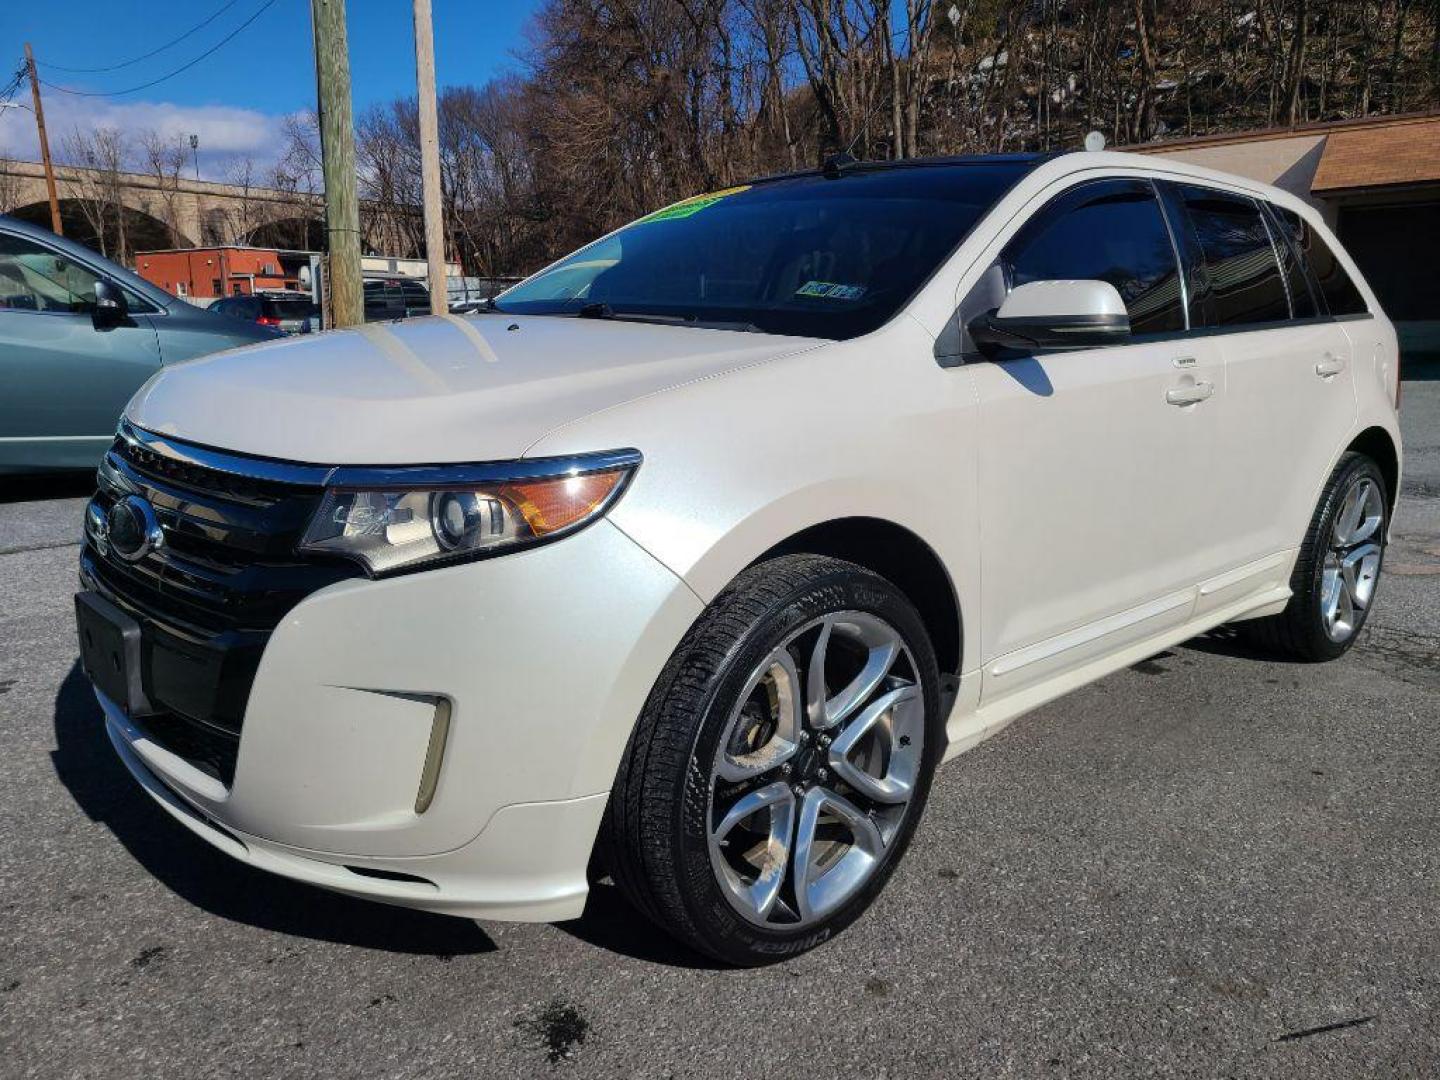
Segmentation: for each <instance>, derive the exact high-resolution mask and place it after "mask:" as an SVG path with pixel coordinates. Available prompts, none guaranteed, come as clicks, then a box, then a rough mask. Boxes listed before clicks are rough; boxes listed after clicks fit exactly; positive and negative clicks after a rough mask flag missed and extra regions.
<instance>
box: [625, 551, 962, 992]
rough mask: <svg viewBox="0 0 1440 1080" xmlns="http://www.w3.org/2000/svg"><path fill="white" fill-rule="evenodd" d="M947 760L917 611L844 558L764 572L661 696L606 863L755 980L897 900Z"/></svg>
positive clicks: (744, 581)
mask: <svg viewBox="0 0 1440 1080" xmlns="http://www.w3.org/2000/svg"><path fill="white" fill-rule="evenodd" d="M892 644H893V646H894V652H893V656H892V654H891V651H890V650H891V645H892ZM816 657H821V660H820V662H819V663H814V662H813V661H814V660H815V658H816ZM817 670H818V671H823V672H824V673H825V676H824V686H823V688H822V690H821V692H818V693H817V692H814V691H815V688H816V685H817V684H814V683H812V682H811V675H812V671H817ZM822 699H823V701H822ZM862 729H864V732H865V733H863V734H857V733H859V732H861V731H862ZM916 742H919V743H920V745H919V746H918V747H917V746H916V745H915V744H916ZM943 747H944V725H943V718H942V717H941V715H940V698H939V676H938V672H937V668H936V661H935V653H934V650H933V648H932V647H931V644H930V640H929V637H928V635H927V634H926V632H925V627H924V624H923V622H922V621H921V619H920V616H919V614H918V613H917V612H916V610H915V607H914V606H913V605H912V604H911V603H910V601H909V600H908V599H907V598H906V597H905V595H904V594H903V593H901V592H900V590H899V589H897V588H896V587H895V586H894V585H892V584H891V583H890V582H888V581H886V580H885V579H884V578H881V577H879V576H877V575H876V574H874V573H871V572H870V571H869V570H866V569H864V568H862V567H860V566H856V565H855V564H853V563H848V562H842V561H840V560H838V559H831V558H825V557H821V556H817V555H787V556H783V557H780V558H776V559H773V560H770V561H768V562H765V563H761V564H759V565H756V566H754V567H751V568H750V569H749V570H747V571H745V572H744V573H743V574H741V575H740V577H739V578H737V579H736V580H735V581H734V582H733V583H732V584H731V585H730V586H729V587H728V588H727V589H726V590H725V591H724V592H723V593H721V595H720V596H719V597H717V598H716V599H715V601H714V603H712V604H711V605H710V607H709V608H708V609H707V610H706V611H705V613H704V614H703V615H702V616H701V618H700V619H699V621H698V622H697V623H696V625H695V626H694V627H692V628H691V630H690V632H689V633H688V634H687V635H686V637H685V639H684V640H683V641H682V642H681V644H680V646H679V647H678V648H677V649H676V651H675V654H674V655H673V656H672V657H671V659H670V661H669V662H668V663H667V665H666V667H665V669H664V671H662V672H661V674H660V677H659V679H658V681H657V682H656V685H655V688H654V689H653V690H652V691H651V694H650V697H649V700H648V701H647V702H646V705H645V708H644V711H643V712H642V713H641V716H640V719H639V722H638V723H637V725H636V728H635V731H634V733H633V734H632V735H631V738H630V743H629V746H628V747H627V748H626V751H625V756H624V759H623V760H622V762H621V765H620V770H619V774H618V776H617V778H616V783H615V787H614V790H613V791H612V793H611V796H610V803H609V809H608V811H607V818H606V829H605V833H606V836H605V839H606V843H607V859H606V861H607V863H608V865H609V869H610V870H611V873H612V876H613V877H614V879H615V883H616V884H617V885H618V886H619V887H620V889H621V890H622V892H623V893H624V894H625V895H626V896H627V897H628V899H629V900H630V901H631V903H633V904H634V906H635V907H637V908H638V909H639V910H640V911H641V912H642V913H644V914H645V915H646V916H647V917H648V918H650V919H651V920H653V921H654V922H655V923H657V924H658V925H659V926H660V927H662V928H663V929H665V930H666V931H668V932H669V933H670V934H672V935H674V936H675V937H676V938H678V939H680V940H681V941H682V942H684V943H686V944H687V945H689V946H691V947H692V948H694V949H696V950H698V951H700V952H703V953H705V954H708V955H709V956H711V957H713V958H715V959H717V960H720V961H722V962H724V963H727V964H733V965H742V966H752V965H759V964H767V963H772V962H774V961H776V960H781V959H784V958H786V957H789V956H794V955H797V954H799V953H801V952H804V951H806V950H808V949H811V948H814V947H815V946H816V945H819V944H821V943H822V942H824V941H826V940H828V939H829V938H830V937H832V936H834V935H835V934H837V933H839V932H840V931H841V930H842V929H844V928H845V927H846V926H847V925H849V924H850V923H851V922H853V921H854V920H855V919H856V918H858V917H859V916H860V914H861V913H862V912H864V910H865V909H866V908H867V907H868V906H869V905H870V903H871V901H872V900H874V898H875V897H876V895H878V894H879V892H880V890H881V888H883V887H884V885H885V882H886V880H887V879H888V878H889V876H890V873H891V872H892V871H893V870H894V868H895V865H896V864H897V863H898V861H899V860H900V858H901V856H902V855H903V854H904V851H905V848H906V846H907V845H908V843H909V841H910V837H911V836H912V835H913V833H914V830H915V826H916V823H917V821H918V820H919V818H920V815H921V813H922V812H923V810H924V807H925V801H926V798H927V796H928V794H929V790H930V782H931V778H932V776H933V774H934V770H935V765H936V762H937V761H938V760H939V756H940V754H941V752H942V750H943ZM837 762H839V764H837ZM842 804H843V805H842ZM747 808H748V811H747ZM737 815H740V816H738V817H737ZM782 851H783V853H784V856H785V859H784V861H783V862H781V861H780V860H779V858H777V855H778V854H779V853H781V852H782ZM802 859H803V861H802ZM827 860H829V861H827ZM777 867H778V870H777ZM802 867H803V868H804V869H802Z"/></svg>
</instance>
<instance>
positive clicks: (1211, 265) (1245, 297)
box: [1180, 186, 1290, 326]
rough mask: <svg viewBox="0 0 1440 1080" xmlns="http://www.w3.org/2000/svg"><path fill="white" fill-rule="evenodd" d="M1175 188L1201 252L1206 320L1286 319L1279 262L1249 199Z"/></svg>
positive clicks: (1222, 322)
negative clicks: (1203, 266) (1179, 193)
mask: <svg viewBox="0 0 1440 1080" xmlns="http://www.w3.org/2000/svg"><path fill="white" fill-rule="evenodd" d="M1180 192H1181V197H1182V198H1183V199H1184V201H1185V209H1186V211H1187V212H1188V213H1189V215H1190V222H1191V224H1192V226H1193V227H1194V229H1195V238H1196V239H1197V240H1198V241H1199V242H1200V250H1201V252H1203V254H1204V256H1205V277H1206V282H1207V288H1208V295H1209V302H1208V304H1207V310H1208V313H1209V322H1210V324H1211V325H1213V326H1245V325H1248V324H1252V323H1268V322H1279V321H1282V320H1285V319H1288V318H1290V303H1289V300H1288V299H1287V298H1286V295H1285V282H1284V280H1283V279H1282V278H1281V276H1280V264H1279V263H1277V262H1276V261H1275V249H1274V247H1273V246H1272V245H1271V243H1270V234H1269V233H1268V232H1267V231H1266V230H1265V220H1264V218H1262V217H1261V216H1260V207H1259V206H1258V205H1256V203H1255V202H1254V200H1252V199H1246V198H1242V197H1241V196H1238V195H1230V194H1227V193H1225V192H1222V191H1214V190H1211V189H1210V188H1200V187H1189V186H1182V187H1181V189H1180Z"/></svg>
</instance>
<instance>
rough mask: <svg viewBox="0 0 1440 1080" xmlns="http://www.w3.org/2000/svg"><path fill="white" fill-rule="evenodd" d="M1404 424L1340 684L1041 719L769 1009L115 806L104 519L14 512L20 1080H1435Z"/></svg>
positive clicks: (1224, 650) (0, 809)
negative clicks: (90, 618)
mask: <svg viewBox="0 0 1440 1080" xmlns="http://www.w3.org/2000/svg"><path fill="white" fill-rule="evenodd" d="M1404 423H1405V430H1406V439H1407V447H1406V453H1407V463H1406V469H1407V472H1406V479H1405V484H1404V501H1403V503H1402V510H1401V513H1400V516H1399V517H1398V519H1397V523H1396V530H1395V531H1396V537H1397V539H1396V543H1395V545H1394V546H1393V547H1392V548H1391V550H1390V552H1389V553H1388V556H1387V564H1386V576H1385V579H1384V581H1383V583H1382V585H1381V592H1380V597H1379V601H1378V606H1377V608H1376V610H1375V612H1374V614H1373V616H1372V618H1371V620H1370V625H1369V628H1368V629H1367V631H1366V634H1365V637H1364V639H1363V640H1362V641H1361V642H1359V643H1358V645H1357V646H1356V648H1355V649H1354V650H1352V651H1351V653H1350V654H1349V655H1348V656H1347V657H1345V658H1344V659H1343V660H1340V661H1338V662H1336V663H1333V664H1326V665H1319V666H1305V665H1295V664H1288V663H1278V662H1273V661H1269V660H1265V659H1263V658H1259V657H1256V656H1253V655H1250V654H1247V653H1246V652H1245V651H1244V650H1243V649H1242V648H1241V647H1240V646H1239V645H1237V644H1236V643H1235V642H1234V641H1233V640H1231V639H1230V638H1229V637H1227V635H1225V634H1223V633H1218V634H1215V635H1210V636H1208V637H1207V638H1204V639H1200V640H1196V641H1192V642H1189V643H1187V644H1185V645H1183V646H1180V647H1177V648H1175V649H1173V650H1170V651H1167V652H1165V653H1162V654H1161V655H1159V656H1157V657H1154V658H1152V659H1149V660H1146V661H1144V662H1143V663H1140V664H1137V665H1135V667H1133V668H1131V669H1129V670H1126V671H1123V672H1120V673H1118V674H1116V675H1113V676H1111V677H1110V678H1107V679H1105V680H1103V681H1102V682H1099V683H1097V684H1095V685H1093V686H1090V687H1087V688H1085V689H1083V690H1081V691H1079V692H1077V693H1075V694H1072V695H1070V696H1069V697H1066V698H1064V699H1062V700H1060V701H1057V702H1055V703H1053V704H1051V705H1049V706H1047V707H1045V708H1043V709H1040V710H1038V711H1037V712H1035V713H1033V714H1031V715H1030V716H1028V717H1026V718H1024V719H1022V720H1021V721H1019V722H1017V723H1016V724H1015V725H1013V726H1012V727H1011V728H1009V729H1008V730H1007V731H1005V732H1004V733H1003V734H1002V735H1000V736H999V737H997V738H995V739H993V740H991V741H990V742H988V743H986V744H984V745H982V746H981V747H979V748H978V749H976V750H975V751H973V752H971V753H969V754H966V755H964V756H963V757H961V758H960V759H958V760H957V761H956V762H954V763H953V764H951V765H949V766H947V767H946V768H945V769H944V770H942V772H941V774H940V776H939V777H938V779H937V782H936V786H935V791H934V794H933V795H932V797H931V801H930V806H929V809H928V812H927V816H926V820H925V821H924V822H923V823H922V825H921V828H920V831H919V833H918V835H917V838H916V842H915V844H914V846H913V847H912V849H911V851H910V853H909V855H908V856H907V858H906V860H905V862H904V863H903V864H902V866H901V867H900V868H899V870H898V872H897V873H896V875H895V877H894V879H893V880H892V882H891V883H890V885H889V887H888V888H887V890H886V892H885V893H884V894H883V896H882V897H881V898H880V900H879V902H878V903H877V904H876V906H875V907H874V908H873V909H872V910H871V911H870V912H869V914H867V915H866V916H865V917H864V918H863V919H862V920H861V921H860V922H859V923H858V924H857V925H855V926H854V927H852V928H851V929H850V930H849V931H847V932H846V933H845V934H843V935H842V936H841V937H840V938H838V939H837V940H835V941H833V942H831V943H829V944H827V945H825V946H824V947H822V948H820V949H818V950H816V951H815V952H813V953H810V954H807V955H805V956H803V957H801V958H799V959H796V960H792V961H790V962H787V963H784V964H780V965H777V966H775V967H772V968H767V969H764V970H759V971H733V970H723V969H716V968H715V967H713V966H711V965H710V964H708V963H707V962H706V961H705V960H703V959H702V958H700V957H697V956H695V955H693V954H690V953H688V952H685V951H684V950H682V949H681V948H679V947H678V946H676V945H674V944H672V943H671V942H670V941H669V940H668V939H667V938H665V937H664V936H663V935H662V934H660V933H659V932H657V931H655V930H653V929H651V928H650V927H649V926H648V925H646V924H645V923H644V922H643V921H642V920H641V919H639V918H638V917H637V916H635V915H632V914H631V913H630V912H629V910H628V909H627V908H626V907H625V906H624V904H623V903H622V902H621V901H620V900H619V898H618V897H616V896H615V895H614V893H613V890H612V889H609V888H606V887H601V888H598V889H597V890H596V892H595V894H594V895H593V896H592V899H591V902H590V905H589V908H588V910H587V912H586V914H585V917H584V918H582V919H580V920H578V921H576V922H574V923H568V924H564V925H557V926H526V925H505V924H498V923H486V924H483V925H477V924H475V923H473V922H467V921H462V920H458V919H451V918H446V917H443V916H437V915H426V914H420V913H414V912H407V911H403V910H399V909H394V908H387V907H383V906H380V905H375V904H369V903H365V902H362V901H357V900H350V899H346V898H343V897H339V896H334V895H331V894H328V893H325V892H321V891H318V890H314V889H311V888H308V887H304V886H300V885H294V884H291V883H288V882H286V881H283V880H281V879H279V878H275V877H271V876H268V875H266V874H263V873H261V872H259V871H255V870H251V869H248V868H246V867H244V866H242V865H240V864H238V863H235V862H232V861H231V860H230V859H229V858H227V857H226V856H225V855H223V854H220V853H218V852H216V851H213V850H212V849H210V848H209V847H208V846H206V845H205V844H203V843H202V842H201V841H199V840H197V839H195V838H193V837H192V836H191V835H190V834H189V833H188V832H186V831H185V830H184V829H183V828H181V827H180V826H179V825H177V824H174V823H173V822H172V821H171V820H170V819H169V818H168V817H167V816H165V814H164V813H163V812H162V811H161V810H160V809H159V808H157V807H155V806H154V805H153V804H151V802H150V801H149V799H148V798H147V797H146V796H145V795H144V794H143V793H142V792H141V791H140V790H139V788H137V787H136V786H135V785H134V783H133V782H132V781H131V780H130V778H129V777H128V775H127V774H125V773H124V771H123V769H122V767H121V766H120V765H119V763H118V762H117V761H116V759H115V757H114V754H113V752H112V751H111V749H110V747H109V745H108V743H107V741H106V739H105V736H104V734H103V731H102V729H101V721H100V714H99V712H98V710H97V708H96V706H95V704H94V702H93V699H92V698H91V697H90V694H89V691H88V689H87V686H86V684H85V681H84V679H83V677H82V676H81V674H80V672H79V670H78V668H77V666H76V660H75V656H76V648H75V641H74V631H73V627H72V622H71V620H72V614H71V600H70V597H71V592H72V590H73V587H74V582H75V556H76V548H75V541H76V534H77V532H78V529H79V513H80V509H81V507H82V506H83V504H84V499H83V495H84V492H85V490H86V489H87V488H88V481H86V480H84V479H80V480H68V481H64V482H61V483H59V484H58V486H57V482H56V481H53V480H46V481H41V482H29V483H27V484H26V485H23V486H21V487H19V488H18V489H17V488H15V487H14V486H12V487H11V489H10V490H9V493H8V501H0V597H3V600H4V602H3V604H0V1076H3V1077H7V1078H8V1077H32V1076H33V1077H46V1078H49V1077H71V1076H74V1077H106V1078H115V1077H139V1076H144V1077H166V1076H186V1077H201V1076H204V1077H209V1076H243V1077H297V1078H298V1077H317V1076H323V1077H327V1078H331V1077H334V1078H339V1077H382V1076H383V1077H390V1076H394V1077H452V1076H465V1077H489V1076H546V1075H551V1074H553V1075H557V1076H576V1077H580V1076H607V1077H619V1076H646V1077H667V1076H696V1077H699V1076H724V1077H731V1076H733V1077H747V1078H748V1077H767V1076H780V1075H784V1076H791V1077H793V1076H815V1077H829V1076H845V1077H882V1076H883V1077H910V1076H952V1077H965V1076H977V1077H979V1076H984V1077H1012V1076H1013V1077H1051V1076H1057V1077H1059V1076H1143V1077H1151V1076H1159V1075H1166V1076H1169V1075H1174V1076H1195V1077H1220V1076H1284V1077H1296V1076H1315V1077H1327V1078H1336V1077H1371V1076H1413V1077H1427V1076H1435V1075H1437V1073H1440V1019H1437V1017H1440V805H1437V778H1440V381H1417V382H1411V383H1407V385H1406V387H1405V399H1404ZM57 495H58V496H61V497H54V496H57ZM5 498H6V496H5V495H4V494H3V493H0V499H5Z"/></svg>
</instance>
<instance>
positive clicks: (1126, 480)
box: [961, 179, 1225, 703]
mask: <svg viewBox="0 0 1440 1080" xmlns="http://www.w3.org/2000/svg"><path fill="white" fill-rule="evenodd" d="M1000 279H1003V287H1004V288H1013V287H1014V286H1015V285H1018V284H1023V283H1025V282H1028V281H1036V280H1059V279H1100V280H1104V281H1108V282H1110V283H1111V284H1112V285H1114V286H1115V287H1116V289H1117V290H1118V291H1119V292H1120V295H1121V297H1122V298H1123V299H1124V300H1125V304H1126V308H1127V310H1128V312H1129V315H1130V320H1131V328H1132V337H1131V339H1130V341H1129V342H1128V343H1126V344H1123V345H1115V346H1108V347H1105V348H1077V349H1071V350H1065V351H1058V352H1048V353H1042V354H1038V355H1033V356H996V357H993V358H990V359H988V360H983V361H981V362H967V364H966V368H965V370H967V371H968V372H969V373H970V375H971V378H972V379H973V383H974V386H975V389H976V393H977V395H978V397H979V405H980V410H979V414H980V425H981V437H980V440H979V441H980V463H979V469H980V476H979V488H980V526H981V560H982V580H983V585H982V597H981V618H980V633H981V636H982V653H981V655H982V657H983V659H984V663H985V670H984V675H983V677H982V695H983V698H984V700H985V701H986V702H987V703H988V702H991V701H995V700H998V699H1000V698H1003V697H1006V696H1008V695H1009V694H1012V693H1016V692H1019V691H1023V690H1025V689H1027V688H1028V687H1031V686H1033V685H1035V684H1036V683H1038V682H1041V681H1043V680H1046V679H1049V678H1052V677H1054V676H1055V675H1057V674H1059V673H1060V672H1062V671H1064V670H1067V669H1074V668H1078V667H1082V666H1083V665H1084V664H1086V663H1087V662H1090V661H1093V660H1096V659H1098V658H1100V657H1102V656H1105V655H1107V654H1111V653H1113V652H1115V651H1116V650H1118V649H1121V648H1123V647H1124V646H1125V645H1126V644H1128V643H1131V642H1134V641H1138V640H1140V639H1143V638H1146V637H1149V636H1151V635H1153V634H1156V633H1159V632H1161V631H1163V630H1164V629H1166V628H1167V627H1172V626H1178V625H1180V624H1181V623H1183V622H1184V621H1185V620H1186V619H1187V618H1188V617H1189V615H1190V612H1191V610H1192V608H1193V602H1194V597H1195V592H1196V583H1197V582H1198V581H1200V580H1201V579H1202V578H1203V577H1204V576H1205V575H1206V574H1207V573H1208V572H1209V571H1210V570H1211V569H1212V567H1213V561H1214V558H1215V555H1214V553H1213V551H1212V550H1211V539H1212V537H1213V535H1214V532H1215V527H1214V526H1215V522H1214V517H1215V514H1216V512H1217V511H1218V509H1219V507H1218V504H1217V503H1216V502H1215V500H1214V499H1213V498H1212V492H1213V491H1214V490H1215V487H1214V485H1213V484H1212V483H1211V482H1210V471H1211V461H1212V455H1213V453H1214V449H1215V444H1216V440H1217V437H1218V433H1219V415H1220V410H1221V409H1222V408H1223V405H1224V401H1225V387H1224V371H1223V365H1222V363H1221V361H1220V359H1219V353H1218V350H1217V349H1216V347H1215V345H1214V344H1213V343H1212V342H1211V341H1210V340H1208V339H1206V338H1203V337H1200V338H1194V339H1189V338H1187V337H1186V329H1187V321H1188V317H1187V312H1186V303H1185V300H1186V294H1187V288H1186V285H1185V282H1184V279H1183V277H1182V274H1181V272H1180V259H1179V256H1178V254H1177V250H1176V246H1175V244H1174V241H1173V237H1172V234H1171V232H1170V229H1169V227H1168V225H1167V221H1166V219H1165V217H1164V215H1163V213H1162V211H1161V207H1160V204H1159V202H1158V200H1157V198H1156V195H1155V191H1154V188H1153V186H1152V185H1151V183H1150V182H1149V181H1148V180H1140V179H1113V180H1100V181H1090V182H1086V183H1083V184H1080V185H1078V186H1075V187H1072V188H1070V189H1069V190H1067V191H1065V192H1064V193H1062V194H1060V195H1058V196H1057V197H1055V198H1053V199H1051V200H1050V201H1049V202H1047V203H1046V204H1045V205H1044V206H1043V207H1042V208H1040V209H1039V210H1038V211H1037V212H1036V213H1035V214H1034V215H1033V216H1032V217H1031V218H1030V219H1029V220H1028V221H1027V222H1026V224H1025V225H1024V226H1022V227H1021V229H1020V230H1019V232H1018V233H1017V234H1016V235H1015V237H1014V238H1013V239H1011V240H1010V241H1009V242H1008V243H1007V244H1006V245H1005V247H1004V249H1003V250H1002V252H1001V254H1000V258H999V260H998V263H997V266H996V267H992V268H991V271H990V272H988V273H987V275H986V280H984V281H982V283H981V285H980V286H977V288H979V289H984V288H987V287H993V282H995V281H996V280H1000ZM987 282H989V283H992V284H990V285H988V286H987ZM968 304H969V300H968V299H967V301H966V302H965V303H964V304H962V305H961V308H962V312H963V311H965V310H966V307H967V305H968Z"/></svg>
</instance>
